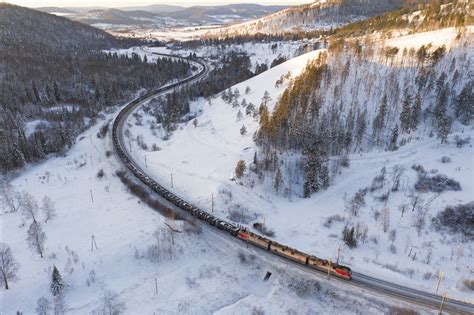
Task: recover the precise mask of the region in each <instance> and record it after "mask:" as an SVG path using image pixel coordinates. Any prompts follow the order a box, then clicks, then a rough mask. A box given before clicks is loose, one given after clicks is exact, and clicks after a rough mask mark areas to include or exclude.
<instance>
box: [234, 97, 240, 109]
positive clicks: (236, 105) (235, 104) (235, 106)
mask: <svg viewBox="0 0 474 315" xmlns="http://www.w3.org/2000/svg"><path fill="white" fill-rule="evenodd" d="M237 107H239V101H238V100H237V99H234V101H233V102H232V108H237Z"/></svg>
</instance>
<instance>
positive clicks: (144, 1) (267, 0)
mask: <svg viewBox="0 0 474 315" xmlns="http://www.w3.org/2000/svg"><path fill="white" fill-rule="evenodd" d="M313 1H314V0H287V1H285V0H283V1H275V0H195V1H192V0H191V1H190V0H175V1H169V0H168V1H167V0H81V1H77V0H6V1H2V0H0V2H8V3H12V4H17V5H20V6H25V7H32V8H36V7H49V6H54V7H92V6H100V7H115V8H118V7H129V6H141V5H149V4H161V3H162V4H174V5H181V6H191V5H222V4H229V3H258V4H263V5H270V4H278V5H292V4H295V5H296V4H302V3H310V2H313Z"/></svg>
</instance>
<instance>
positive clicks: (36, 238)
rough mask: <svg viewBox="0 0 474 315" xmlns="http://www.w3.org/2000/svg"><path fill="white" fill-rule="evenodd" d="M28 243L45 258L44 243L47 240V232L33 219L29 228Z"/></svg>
mask: <svg viewBox="0 0 474 315" xmlns="http://www.w3.org/2000/svg"><path fill="white" fill-rule="evenodd" d="M27 241H28V245H29V246H30V248H31V249H32V250H33V251H35V252H36V253H38V254H39V255H40V256H41V258H43V252H44V243H45V241H46V234H44V232H43V229H42V228H41V224H39V223H38V222H36V221H33V222H32V223H31V225H30V228H29V229H28V238H27Z"/></svg>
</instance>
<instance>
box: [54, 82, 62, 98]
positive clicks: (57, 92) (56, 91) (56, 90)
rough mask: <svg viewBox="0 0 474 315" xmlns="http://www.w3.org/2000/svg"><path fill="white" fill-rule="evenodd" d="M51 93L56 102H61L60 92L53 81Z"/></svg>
mask: <svg viewBox="0 0 474 315" xmlns="http://www.w3.org/2000/svg"><path fill="white" fill-rule="evenodd" d="M53 92H54V98H55V100H56V102H59V101H61V92H59V86H58V82H57V81H56V80H54V81H53Z"/></svg>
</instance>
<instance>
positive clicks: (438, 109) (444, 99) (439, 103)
mask: <svg viewBox="0 0 474 315" xmlns="http://www.w3.org/2000/svg"><path fill="white" fill-rule="evenodd" d="M447 109H448V88H447V87H443V88H441V89H440V91H439V93H438V97H437V100H436V104H435V107H434V109H433V116H434V120H435V123H436V126H437V127H438V128H439V127H440V126H441V124H442V123H443V122H442V121H443V119H444V118H445V117H446V112H447Z"/></svg>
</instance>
